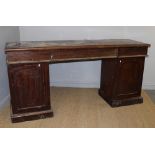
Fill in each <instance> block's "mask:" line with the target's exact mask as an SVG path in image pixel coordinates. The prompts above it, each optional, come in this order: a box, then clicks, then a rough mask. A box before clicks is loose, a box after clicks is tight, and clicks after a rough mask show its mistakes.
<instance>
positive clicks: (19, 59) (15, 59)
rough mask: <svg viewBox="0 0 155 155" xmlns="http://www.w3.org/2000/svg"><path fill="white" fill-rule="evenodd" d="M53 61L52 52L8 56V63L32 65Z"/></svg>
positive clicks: (11, 54)
mask: <svg viewBox="0 0 155 155" xmlns="http://www.w3.org/2000/svg"><path fill="white" fill-rule="evenodd" d="M50 60H51V53H50V52H46V51H45V52H41V51H38V52H31V51H19V52H10V53H8V54H7V62H8V63H13V64H14V63H30V62H32V63H33V62H49V61H50Z"/></svg>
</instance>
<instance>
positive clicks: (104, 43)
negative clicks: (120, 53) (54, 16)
mask: <svg viewBox="0 0 155 155" xmlns="http://www.w3.org/2000/svg"><path fill="white" fill-rule="evenodd" d="M133 46H134V47H135V46H137V47H140V46H142V47H148V46H150V45H149V44H146V43H142V42H138V41H133V40H129V39H104V40H59V41H23V42H10V43H7V44H6V49H5V51H6V52H7V51H14V50H30V49H31V50H37V49H42V48H44V49H45V48H47V49H61V48H63V49H64V48H88V47H91V48H93V47H94V48H102V47H133Z"/></svg>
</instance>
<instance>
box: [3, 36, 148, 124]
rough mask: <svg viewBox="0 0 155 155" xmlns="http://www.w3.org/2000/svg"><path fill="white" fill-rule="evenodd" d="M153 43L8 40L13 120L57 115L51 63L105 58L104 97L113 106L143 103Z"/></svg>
mask: <svg viewBox="0 0 155 155" xmlns="http://www.w3.org/2000/svg"><path fill="white" fill-rule="evenodd" d="M149 46H150V45H149V44H146V43H141V42H137V41H133V40H126V39H125V40H120V39H115V40H85V41H51V42H49V41H48V42H19V43H8V44H7V45H6V50H5V51H6V57H7V64H8V74H9V83H10V94H11V109H12V115H11V118H12V122H20V121H26V120H33V119H40V118H46V117H51V116H53V112H52V110H51V107H50V87H49V63H59V62H66V61H67V62H70V61H84V60H102V69H101V84H100V89H99V94H100V96H101V97H102V98H103V99H105V100H106V101H107V102H108V103H109V104H110V105H111V106H112V107H117V106H124V105H129V104H135V103H142V102H143V99H142V97H141V85H142V78H143V70H144V61H145V57H146V56H147V49H148V47H149Z"/></svg>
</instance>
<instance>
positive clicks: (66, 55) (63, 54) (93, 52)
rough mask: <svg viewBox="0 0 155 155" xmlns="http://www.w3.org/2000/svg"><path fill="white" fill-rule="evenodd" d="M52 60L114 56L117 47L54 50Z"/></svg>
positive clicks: (115, 55)
mask: <svg viewBox="0 0 155 155" xmlns="http://www.w3.org/2000/svg"><path fill="white" fill-rule="evenodd" d="M51 56H52V61H53V62H56V61H65V60H66V61H67V60H82V59H85V60H86V59H88V60H89V59H102V58H116V57H117V49H114V48H113V49H112V48H107V49H74V50H55V51H53V52H52V53H51Z"/></svg>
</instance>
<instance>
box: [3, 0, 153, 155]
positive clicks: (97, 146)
mask: <svg viewBox="0 0 155 155" xmlns="http://www.w3.org/2000/svg"><path fill="white" fill-rule="evenodd" d="M154 6H155V5H154V0H147V1H146V0H88V1H87V0H63V1H62V0H37V1H36V0H13V1H10V0H4V1H3V0H1V1H0V24H1V25H3V26H5V25H15V26H17V25H20V26H25V25H35V26H36V25H40V26H44V25H49V26H51V25H53V26H57V25H59V26H66V25H71V26H73V25H78V26H79V25H83V26H88V25H89V26H96V25H97V26H98V25H100V26H103V25H105V26H109V25H113V26H120V25H121V26H133V25H134V26H150V25H152V26H154V25H155V20H154V14H155V9H154ZM152 37H153V36H152ZM151 71H152V73H154V70H153V69H152V70H151ZM103 123H104V122H103ZM154 140H155V132H154V129H1V130H0V154H3V155H5V154H6V155H8V154H13V155H14V154H15V155H18V154H20V155H21V154H23V155H27V154H37V155H42V154H46V155H47V154H50V155H51V154H54V155H57V154H63V155H64V154H67V155H73V154H78V155H79V154H84V155H86V154H89V155H91V154H97V155H98V154H99V155H100V154H102V155H103V154H106V155H112V154H114V155H116V154H118V155H124V154H127V155H128V154H129V155H131V154H136V155H138V154H149V155H154V154H155V149H154Z"/></svg>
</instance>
